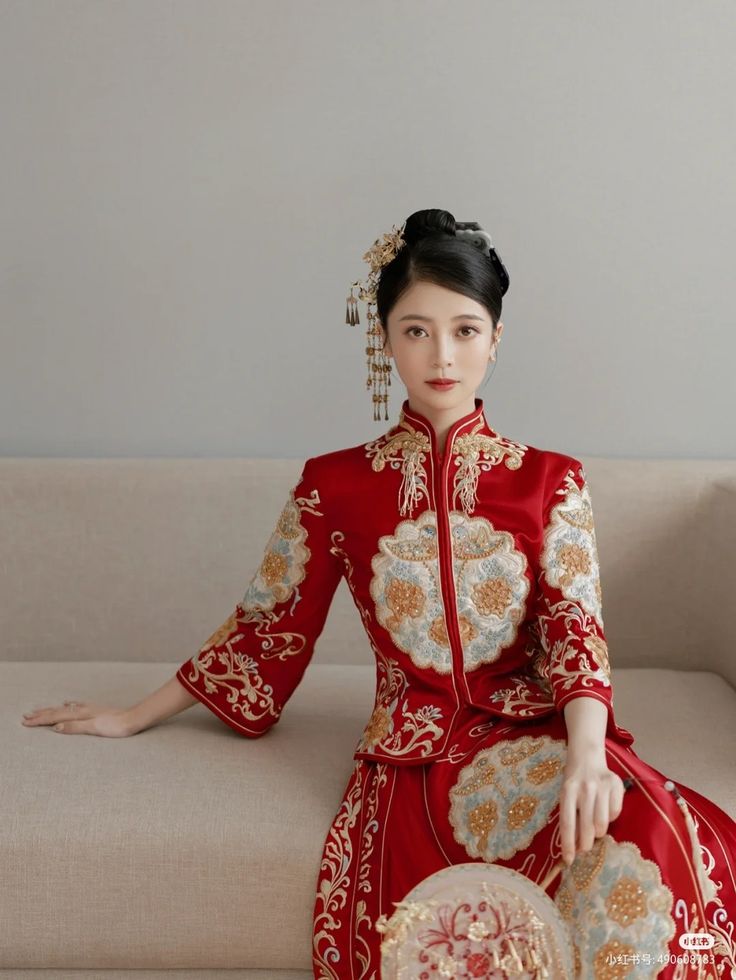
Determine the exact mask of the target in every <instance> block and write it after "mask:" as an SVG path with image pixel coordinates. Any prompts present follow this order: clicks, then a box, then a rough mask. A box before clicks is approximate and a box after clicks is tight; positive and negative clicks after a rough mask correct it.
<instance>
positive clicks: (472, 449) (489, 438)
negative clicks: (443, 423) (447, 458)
mask: <svg viewBox="0 0 736 980" xmlns="http://www.w3.org/2000/svg"><path fill="white" fill-rule="evenodd" d="M484 427H485V423H484V421H483V420H482V419H481V420H480V421H479V422H478V423H477V425H476V426H475V428H474V429H473V430H472V431H471V432H466V433H463V434H462V435H459V436H458V437H457V438H456V439H455V441H454V443H453V446H452V453H453V457H457V458H456V459H455V465H456V467H457V471H456V473H455V481H454V485H453V494H452V507H453V508H454V507H455V500H456V498H457V497H459V498H460V506H461V508H462V509H463V511H464V512H465V513H466V514H472V512H473V511H474V510H475V505H476V503H477V492H478V477H479V476H480V471H481V470H483V471H484V472H487V471H488V470H490V469H491V467H492V466H496V465H497V464H498V463H501V462H503V461H505V462H506V467H507V469H510V470H518V469H519V467H520V466H521V463H522V459H523V457H524V453H525V452H526V451H527V449H528V448H529V447H528V446H525V445H523V444H522V443H520V442H513V441H512V440H511V439H506V438H504V437H503V436H499V435H497V434H496V435H488V434H486V433H483V432H479V431H478V430H480V429H483V428H484ZM481 457H483V458H482V459H481Z"/></svg>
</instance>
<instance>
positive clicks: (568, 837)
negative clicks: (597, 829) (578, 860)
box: [560, 783, 577, 864]
mask: <svg viewBox="0 0 736 980" xmlns="http://www.w3.org/2000/svg"><path fill="white" fill-rule="evenodd" d="M576 806H577V788H576V786H575V785H574V784H569V783H568V784H567V788H566V789H563V791H562V794H561V796H560V846H561V848H562V859H563V861H564V862H565V864H572V862H573V860H574V858H575V831H576V821H575V813H576Z"/></svg>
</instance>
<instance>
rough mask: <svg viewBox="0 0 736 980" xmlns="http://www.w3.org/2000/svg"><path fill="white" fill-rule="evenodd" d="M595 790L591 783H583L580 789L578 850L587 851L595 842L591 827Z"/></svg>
mask: <svg viewBox="0 0 736 980" xmlns="http://www.w3.org/2000/svg"><path fill="white" fill-rule="evenodd" d="M596 795H597V794H596V788H595V785H594V784H593V783H590V782H587V781H585V782H583V783H582V784H581V787H580V798H579V803H578V807H579V811H580V814H579V819H580V850H581V851H589V850H590V849H591V847H592V846H593V841H594V840H595V828H594V827H593V808H594V806H595V800H596Z"/></svg>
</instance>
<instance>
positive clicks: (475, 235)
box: [345, 221, 509, 422]
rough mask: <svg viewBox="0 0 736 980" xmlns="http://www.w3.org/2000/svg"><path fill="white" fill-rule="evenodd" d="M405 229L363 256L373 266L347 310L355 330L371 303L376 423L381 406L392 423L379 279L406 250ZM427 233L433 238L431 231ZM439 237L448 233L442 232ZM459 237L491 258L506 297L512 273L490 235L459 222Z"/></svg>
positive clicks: (394, 231) (387, 235)
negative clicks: (363, 306)
mask: <svg viewBox="0 0 736 980" xmlns="http://www.w3.org/2000/svg"><path fill="white" fill-rule="evenodd" d="M405 228H406V221H404V222H403V224H401V225H400V226H398V227H397V226H396V225H393V226H392V228H391V231H389V232H386V233H384V234H383V236H382V237H381V238H377V239H376V240H375V241H374V243H373V244H372V245H371V247H370V248H369V249H368V251H367V252H366V253H365V254H364V255H363V260H364V261H365V262H367V263H368V264H369V266H370V272H369V273H368V275H367V276H366V278H365V279H356V281H355V282H353V283H352V284H351V286H350V295H349V296H348V298H347V306H346V309H345V323H347V324H348V325H349V326H352V327H354V326H357V325H358V324H359V323H360V315H359V314H358V300H359V299H361V300H363V301H364V302H365V303H366V304H367V311H366V317H367V320H368V329H367V331H366V340H367V346H366V348H365V353H366V357H367V360H368V377H367V379H366V383H365V386H366V388H367V389H369V390H370V389H373V421H374V422H378V421H380V420H381V405H383V407H384V421H388V388H389V386H390V385H391V363H390V360H389V359H388V357H387V356H386V355H385V354H384V352H383V339H382V335H381V329H380V327H379V326H378V322H377V321H378V317H377V314H376V311H375V306H376V297H377V292H378V280H379V277H380V274H381V270H382V269H383V267H384V266H385V265H388V263H389V262H391V261H392V260H393V259H394V258H395V257H396V256H397V255H398V253H399V252H400V251H401V249H402V248H404V247H406V245H407V241H406V239H405V238H404V230H405ZM427 234H428V235H429V234H431V232H428V233H427ZM437 234H448V233H447V232H439V231H438V232H437ZM450 237H452V236H450ZM455 237H456V238H459V239H461V240H462V241H465V242H467V243H468V244H469V245H472V246H474V247H475V248H477V249H479V250H480V251H481V252H483V254H484V255H487V256H488V258H489V259H490V261H491V264H492V265H493V268H494V269H495V271H496V274H497V275H498V278H499V280H500V283H501V295H502V296H503V295H505V293H506V291H507V289H508V288H509V274H508V272H507V270H506V267H505V266H504V264H503V262H502V261H501V259H500V258H499V257H498V253H497V252H496V250H495V248H494V247H493V241H492V240H491V236H490V235H489V234H488V232H487V231H486V230H485V229H484V228H481V226H480V225H479V224H478V222H477V221H456V222H455ZM354 289H357V290H358V295H357V297H356V296H354V295H353V290H354Z"/></svg>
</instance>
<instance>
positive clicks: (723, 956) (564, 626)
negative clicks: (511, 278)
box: [28, 210, 736, 980]
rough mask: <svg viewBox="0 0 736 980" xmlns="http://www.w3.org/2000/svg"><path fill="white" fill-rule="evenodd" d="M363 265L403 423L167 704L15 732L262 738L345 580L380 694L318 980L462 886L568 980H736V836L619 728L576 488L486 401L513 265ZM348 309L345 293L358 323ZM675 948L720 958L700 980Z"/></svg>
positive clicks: (314, 519)
mask: <svg viewBox="0 0 736 980" xmlns="http://www.w3.org/2000/svg"><path fill="white" fill-rule="evenodd" d="M365 258H366V259H368V260H369V262H370V264H371V277H370V278H369V280H368V284H367V286H364V287H363V288H362V289H361V291H360V297H361V298H363V299H368V300H369V314H368V318H369V330H368V338H369V342H371V343H372V341H373V340H374V339H375V340H378V341H379V347H378V348H373V347H369V352H370V353H371V364H370V370H371V374H370V377H369V385H370V387H371V388H373V401H374V406H377V409H378V411H379V412H380V406H381V404H385V391H386V382H387V368H388V367H389V362H390V360H391V359H393V360H394V361H395V362H396V368H397V371H398V374H399V376H400V378H401V380H402V381H403V383H404V384H405V385H406V388H407V392H408V398H407V399H406V400H404V402H403V407H402V410H401V413H400V415H399V421H398V423H397V424H396V425H394V426H391V427H390V428H388V429H387V431H385V432H384V433H383V434H382V435H381V436H379V438H377V439H375V440H372V441H370V442H367V443H361V444H358V445H356V446H352V447H349V448H347V449H343V450H339V451H336V452H332V453H327V454H324V455H322V456H318V457H313V458H310V459H308V460H307V461H306V463H305V465H304V469H303V471H302V474H301V476H300V478H299V480H298V482H297V484H296V486H295V487H294V488H293V489H292V490H291V491H290V492H289V495H288V498H287V500H286V502H285V505H284V507H283V510H282V513H281V515H280V517H279V520H278V522H277V525H276V528H275V529H274V531H273V533H272V535H271V537H270V539H269V541H268V543H267V545H266V548H265V552H264V557H263V559H262V562H261V565H260V567H259V569H258V570H257V571H256V573H255V575H254V576H253V578H252V580H251V582H250V584H249V586H248V589H247V591H246V593H245V596H244V598H243V600H242V602H240V603H238V604H237V606H236V608H235V610H234V612H233V613H232V615H231V616H230V617H229V618H228V620H227V621H226V622H225V623H223V625H222V626H221V627H220V628H219V629H218V630H217V631H216V632H215V633H214V634H213V635H212V636H211V637H210V638H209V640H208V641H207V642H206V643H205V644H204V646H203V647H202V649H201V650H200V651H199V652H198V653H197V654H196V655H195V656H193V657H191V658H190V659H189V660H187V661H186V662H185V663H183V664H182V665H181V667H180V668H179V670H178V671H177V673H176V676H175V678H172V679H171V680H170V681H169V682H168V683H167V684H165V685H164V686H163V687H162V688H161V689H160V690H159V691H157V692H155V693H154V694H153V695H151V696H150V697H149V698H147V699H145V700H144V701H142V702H141V703H140V704H139V705H137V706H136V707H135V708H133V709H130V710H129V711H126V712H115V711H110V710H109V709H104V708H101V707H99V706H94V705H83V706H82V710H81V712H80V711H79V710H77V711H73V710H71V709H70V708H69V707H68V705H67V706H65V709H59V708H48V709H43V711H42V712H41V713H40V714H39V713H37V714H35V715H34V716H33V717H31V718H29V719H28V723H31V724H55V723H56V722H58V721H61V724H63V726H64V728H63V730H64V731H67V732H72V733H74V732H89V733H93V734H102V735H127V734H131V733H133V732H134V731H140V730H141V729H142V728H145V727H148V726H150V725H151V724H154V723H155V722H156V721H158V720H161V719H162V718H164V717H168V716H169V715H171V714H173V713H175V712H177V711H180V710H182V709H183V708H185V707H187V706H188V705H190V704H192V703H194V702H195V701H196V700H199V701H201V702H202V703H203V704H205V705H206V706H207V707H208V708H209V709H210V710H212V711H213V712H214V713H215V714H216V715H217V716H218V717H219V718H221V719H222V721H223V722H225V723H226V724H228V725H230V726H231V727H232V728H234V729H235V730H236V731H238V732H240V733H241V734H242V735H244V736H247V737H259V736H261V735H263V734H265V733H266V732H267V731H268V730H269V729H270V728H271V727H273V725H274V724H275V723H276V722H277V721H278V719H279V717H280V715H281V712H282V711H283V708H284V706H285V704H286V702H287V701H288V699H289V697H290V696H291V694H292V693H293V691H294V690H295V688H296V686H297V685H298V684H299V681H300V680H301V677H302V675H303V673H304V670H305V669H306V667H307V665H308V663H309V661H310V659H311V656H312V653H313V649H314V644H315V641H316V640H317V638H318V637H319V635H320V633H321V631H322V628H323V625H324V622H325V619H326V616H327V613H328V610H329V606H330V603H331V600H332V597H333V595H334V592H335V589H336V588H337V585H338V583H339V581H340V579H341V577H342V576H343V575H344V576H345V578H346V581H347V583H348V586H349V587H350V590H351V593H352V595H353V599H354V601H355V604H356V606H357V608H358V610H359V612H360V615H361V617H362V620H363V624H364V627H365V629H366V632H367V635H368V638H369V641H370V643H371V647H372V649H373V651H374V654H375V658H376V667H377V687H376V696H375V705H374V710H373V712H372V714H371V716H370V718H369V719H368V723H367V724H366V727H365V730H364V732H363V733H362V735H361V738H360V740H359V742H358V744H357V746H356V749H355V752H354V760H355V764H354V768H353V770H352V773H351V776H350V779H349V781H348V784H347V786H346V788H345V792H344V796H343V799H342V801H341V804H340V806H339V808H338V810H337V812H336V814H335V818H334V820H333V822H332V825H331V826H330V828H329V830H328V833H327V837H326V839H325V842H324V850H323V855H322V861H321V864H320V869H319V874H318V880H317V883H316V884H317V887H316V900H315V906H314V931H313V964H314V975H315V977H316V978H318V980H347V978H351V980H358V978H360V980H377V978H378V977H379V976H380V944H381V938H382V937H381V924H382V923H385V920H386V917H387V916H390V915H391V913H392V912H393V911H394V908H395V906H396V904H397V903H399V902H401V900H402V899H403V898H404V896H405V895H407V894H408V893H409V892H410V891H411V890H412V889H413V888H414V887H415V886H416V885H417V884H418V883H419V882H421V881H422V880H424V879H425V878H426V877H427V876H429V875H431V874H433V873H434V872H436V871H438V870H440V869H442V868H445V867H448V866H450V865H456V864H461V863H466V862H469V861H473V862H482V861H485V862H493V863H495V864H499V865H502V866H505V867H507V868H512V869H514V870H516V871H517V872H521V873H522V874H523V875H525V876H526V877H527V878H528V879H530V880H531V881H533V882H535V883H536V884H537V885H539V886H540V887H542V888H543V889H544V890H545V891H546V893H547V894H548V895H549V896H550V897H551V898H552V899H553V901H554V903H555V904H556V906H557V907H558V909H559V910H560V912H561V914H562V916H563V917H564V919H565V922H566V923H567V925H568V926H569V930H570V935H571V939H572V945H573V950H574V955H575V967H576V975H578V976H582V977H586V978H587V977H590V978H592V977H595V978H608V977H611V978H613V977H628V976H631V977H634V976H635V977H637V978H639V977H667V978H682V977H700V978H708V977H710V978H713V980H716V978H719V980H720V978H728V977H736V946H735V945H734V943H735V942H736V938H735V937H734V931H735V930H734V922H735V921H736V912H735V911H734V910H735V909H736V886H735V884H734V874H735V873H736V823H735V822H734V821H733V820H732V819H731V818H730V817H729V816H728V815H727V814H726V813H725V812H724V811H723V810H721V809H720V808H719V807H717V806H716V805H715V804H714V803H713V802H712V801H710V800H708V799H706V798H704V797H703V796H701V795H700V794H698V793H697V792H695V791H694V790H692V789H690V788H689V787H687V786H684V785H682V784H680V783H677V782H676V781H672V780H668V779H667V777H666V776H664V775H663V774H662V773H660V772H658V771H657V770H656V769H655V768H653V767H652V766H650V765H648V764H647V763H646V762H644V761H643V760H642V759H640V758H639V756H638V755H637V754H636V752H635V751H634V750H633V748H632V742H633V741H634V737H633V735H632V734H631V733H630V732H628V731H627V730H626V729H624V728H622V727H621V726H619V725H618V724H617V722H616V719H615V716H614V711H613V692H612V689H611V672H610V666H609V661H608V653H607V646H606V639H605V634H604V631H603V617H602V610H601V590H600V579H599V566H598V556H597V550H596V541H595V531H594V526H593V516H592V508H591V501H590V492H589V489H588V486H587V483H586V479H585V473H584V470H583V467H582V465H581V463H580V462H579V460H577V459H575V458H574V457H571V456H567V455H565V454H562V453H558V452H554V451H551V450H543V449H538V448H536V447H533V446H527V445H524V444H522V443H518V442H515V441H513V440H512V439H509V438H507V437H505V436H503V435H500V434H499V433H498V432H497V431H495V430H494V429H493V428H492V427H491V425H490V424H489V421H488V419H487V418H486V415H485V409H484V405H483V402H482V400H481V399H480V398H478V397H476V390H477V389H478V387H479V386H480V384H481V382H482V379H483V375H484V372H485V370H486V368H487V366H488V362H489V361H494V360H495V357H496V351H497V348H498V345H499V342H500V339H501V334H502V331H503V324H502V322H501V319H500V317H501V300H502V296H503V294H504V293H505V292H506V289H507V287H508V275H507V273H506V270H505V268H504V266H503V264H502V263H501V261H500V259H499V257H498V255H497V254H496V252H495V250H494V249H493V248H492V247H490V241H489V240H488V238H487V236H485V235H484V234H483V232H482V229H479V227H478V226H477V225H476V226H472V227H470V228H468V227H466V226H461V225H457V224H456V223H455V220H454V218H453V216H452V215H451V214H449V213H448V212H446V211H439V210H427V211H419V212H416V213H414V214H413V215H411V217H410V218H409V219H408V220H407V222H406V223H405V225H404V226H403V227H402V229H401V230H400V231H399V233H395V234H391V235H387V236H384V240H383V241H382V242H378V241H377V242H376V243H375V244H374V246H373V248H372V249H371V250H369V251H368V252H367V253H366V256H365ZM356 285H357V284H356ZM371 303H375V305H376V306H377V310H378V318H377V319H376V318H375V316H374V315H373V314H372V313H371V312H370V304H371ZM354 305H355V300H354V299H353V297H352V291H351V297H350V299H349V307H348V322H351V323H352V322H357V320H356V318H355V316H354V313H355V310H354ZM438 382H439V384H438ZM442 382H444V384H442ZM379 417H380V415H379V414H376V413H375V412H374V418H379ZM385 418H386V419H387V418H388V415H387V414H386V416H385ZM72 719H78V720H72ZM58 727H59V726H58V725H57V728H58ZM625 787H630V788H629V790H628V792H625ZM560 858H562V861H560ZM689 932H696V933H697V932H705V933H710V934H711V935H712V936H713V938H714V941H715V945H714V946H713V947H712V948H711V949H705V950H699V951H698V953H697V955H693V956H692V957H691V962H688V961H687V959H688V958H687V956H686V952H687V951H686V950H684V949H683V948H682V947H681V946H680V945H679V938H680V937H681V936H682V935H683V934H684V933H689ZM446 939H447V937H444V939H441V941H445V940H446ZM484 975H485V974H484ZM495 975H496V974H494V976H495Z"/></svg>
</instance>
